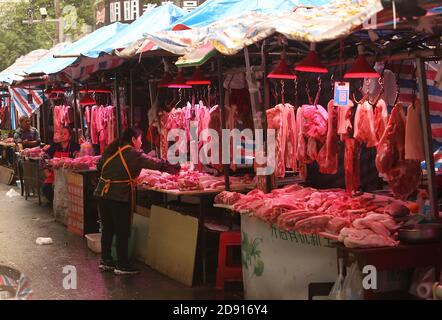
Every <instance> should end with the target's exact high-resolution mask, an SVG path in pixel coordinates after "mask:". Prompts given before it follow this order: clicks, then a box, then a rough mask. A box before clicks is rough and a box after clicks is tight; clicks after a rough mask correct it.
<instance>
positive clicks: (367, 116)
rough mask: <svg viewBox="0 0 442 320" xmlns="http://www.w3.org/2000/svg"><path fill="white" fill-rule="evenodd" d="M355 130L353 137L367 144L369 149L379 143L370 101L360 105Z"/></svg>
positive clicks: (356, 115) (357, 110)
mask: <svg viewBox="0 0 442 320" xmlns="http://www.w3.org/2000/svg"><path fill="white" fill-rule="evenodd" d="M354 128H355V129H354V135H353V136H354V138H355V139H356V140H358V141H359V142H360V143H366V144H367V147H368V148H371V147H375V146H376V145H377V142H378V141H377V139H376V133H375V120H374V114H373V108H372V107H371V105H370V104H369V103H368V101H365V102H364V103H362V104H359V105H358V107H357V109H356V114H355V121H354Z"/></svg>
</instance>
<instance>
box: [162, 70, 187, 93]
mask: <svg viewBox="0 0 442 320" xmlns="http://www.w3.org/2000/svg"><path fill="white" fill-rule="evenodd" d="M167 87H168V88H171V89H190V88H192V86H191V85H188V84H186V79H185V78H184V72H183V70H182V69H178V73H177V74H176V76H175V78H174V79H173V80H172V81H171V82H170V83H169V85H168V86H167Z"/></svg>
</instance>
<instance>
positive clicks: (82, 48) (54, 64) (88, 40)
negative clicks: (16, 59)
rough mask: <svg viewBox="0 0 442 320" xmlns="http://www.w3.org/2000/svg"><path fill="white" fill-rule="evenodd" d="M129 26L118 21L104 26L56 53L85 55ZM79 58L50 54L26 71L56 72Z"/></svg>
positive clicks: (36, 72)
mask: <svg viewBox="0 0 442 320" xmlns="http://www.w3.org/2000/svg"><path fill="white" fill-rule="evenodd" d="M127 26H128V25H127V24H122V23H119V22H116V23H113V24H111V25H108V26H105V27H102V28H100V29H98V30H96V31H94V32H92V33H90V34H88V35H87V36H85V37H83V38H81V39H80V40H78V41H76V42H74V43H72V44H71V45H69V46H67V47H66V48H64V49H62V50H60V51H58V52H57V53H56V54H57V55H63V56H67V55H70V56H75V55H84V54H85V53H86V52H88V51H90V50H91V49H93V48H95V47H97V46H98V45H100V44H102V43H104V42H106V41H107V40H108V39H110V38H112V37H113V36H114V35H116V34H117V33H119V32H121V31H122V30H124V29H125V28H127ZM77 59H78V58H77V57H71V58H54V57H53V56H49V57H46V58H43V59H41V60H40V61H38V62H37V63H35V64H33V65H32V66H30V67H29V68H26V69H25V70H24V72H25V73H26V74H28V75H30V74H54V73H57V72H60V71H62V70H64V69H66V68H67V67H69V66H70V65H72V64H73V63H74V62H75V61H77Z"/></svg>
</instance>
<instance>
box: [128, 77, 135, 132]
mask: <svg viewBox="0 0 442 320" xmlns="http://www.w3.org/2000/svg"><path fill="white" fill-rule="evenodd" d="M133 80H134V79H133V70H132V69H130V83H129V87H130V88H129V91H130V92H129V97H130V126H131V127H133V126H134V124H135V121H134V118H135V114H134V87H133Z"/></svg>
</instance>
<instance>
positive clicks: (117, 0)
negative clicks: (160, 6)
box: [96, 0, 205, 27]
mask: <svg viewBox="0 0 442 320" xmlns="http://www.w3.org/2000/svg"><path fill="white" fill-rule="evenodd" d="M204 1H205V0H177V1H164V2H162V3H166V2H172V3H174V4H175V5H177V6H179V7H181V8H183V9H185V10H188V11H191V10H193V9H195V8H196V7H197V6H199V5H200V4H202V3H203V2H204ZM156 6H157V4H156V3H155V4H154V3H150V2H149V1H148V0H144V1H143V0H104V1H102V2H100V3H99V4H98V5H97V7H96V24H97V27H101V26H104V25H108V24H111V23H114V22H122V23H131V22H133V21H134V20H136V19H137V18H138V17H139V16H141V15H142V14H143V13H144V12H145V11H146V10H149V9H151V8H154V7H156Z"/></svg>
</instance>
